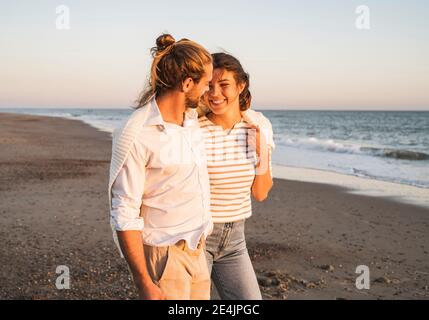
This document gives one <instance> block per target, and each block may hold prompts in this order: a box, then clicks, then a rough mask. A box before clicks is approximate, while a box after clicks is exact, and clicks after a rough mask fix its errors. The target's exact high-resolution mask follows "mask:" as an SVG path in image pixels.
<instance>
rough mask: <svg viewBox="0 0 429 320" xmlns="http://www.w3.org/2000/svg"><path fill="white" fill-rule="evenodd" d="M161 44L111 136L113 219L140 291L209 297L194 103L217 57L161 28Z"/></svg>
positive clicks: (203, 170)
mask: <svg viewBox="0 0 429 320" xmlns="http://www.w3.org/2000/svg"><path fill="white" fill-rule="evenodd" d="M156 44H157V46H156V47H154V48H152V54H153V57H154V59H153V62H152V67H151V76H150V81H149V87H148V89H147V91H146V92H144V94H143V95H142V98H141V100H140V101H139V106H138V108H137V110H136V111H135V112H134V113H133V114H132V115H131V117H130V118H129V119H128V121H127V122H126V124H125V125H124V126H123V127H122V128H121V129H120V130H119V131H118V132H116V133H115V135H114V139H113V140H114V141H113V147H112V162H111V167H110V182H109V197H110V198H111V200H110V213H111V225H112V227H113V228H114V230H115V233H116V234H114V235H117V240H119V241H118V243H119V245H120V249H121V251H122V254H123V255H124V257H125V259H126V260H127V263H128V265H129V268H130V271H131V273H132V275H133V279H134V282H135V284H136V286H137V289H138V292H139V297H140V298H141V299H210V275H209V273H208V268H207V262H206V258H205V253H204V240H205V238H206V237H207V235H208V234H209V233H210V232H211V230H212V227H213V224H212V221H211V216H210V203H209V197H210V190H209V180H208V174H207V167H206V161H205V156H204V144H203V138H202V133H201V131H200V129H199V125H198V119H197V112H196V111H195V108H196V107H197V105H198V102H199V100H200V97H201V96H202V95H203V94H204V92H205V91H207V90H208V85H209V82H210V80H211V78H212V71H213V67H212V60H211V56H210V54H209V53H208V52H207V51H206V50H205V49H204V48H203V47H201V46H200V45H198V44H196V43H195V42H193V41H190V40H187V39H182V40H180V41H178V42H175V40H174V38H173V37H172V36H171V35H168V34H164V35H161V36H160V37H158V39H157V41H156Z"/></svg>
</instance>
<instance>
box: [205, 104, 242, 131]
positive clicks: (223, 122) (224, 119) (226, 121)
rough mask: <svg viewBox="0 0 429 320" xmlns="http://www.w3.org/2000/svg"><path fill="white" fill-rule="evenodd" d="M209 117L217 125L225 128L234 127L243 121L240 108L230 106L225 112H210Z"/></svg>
mask: <svg viewBox="0 0 429 320" xmlns="http://www.w3.org/2000/svg"><path fill="white" fill-rule="evenodd" d="M207 118H209V120H210V121H211V122H213V123H214V124H215V125H218V126H221V127H222V128H223V129H224V130H228V129H232V128H233V127H234V125H235V124H237V123H238V122H240V121H241V112H240V108H239V107H237V108H230V109H228V110H227V111H226V112H225V113H223V114H214V113H213V112H210V113H208V114H207Z"/></svg>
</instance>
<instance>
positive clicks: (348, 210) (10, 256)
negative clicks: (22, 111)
mask: <svg viewBox="0 0 429 320" xmlns="http://www.w3.org/2000/svg"><path fill="white" fill-rule="evenodd" d="M0 148H1V152H0V199H1V201H0V241H1V243H2V246H1V248H0V266H1V267H0V284H1V285H0V299H135V298H136V291H135V289H134V285H133V283H132V281H131V278H130V276H129V275H128V269H127V266H126V263H125V261H124V260H123V259H121V258H120V257H119V255H118V252H117V250H116V248H115V246H114V243H113V240H112V237H111V231H110V226H109V221H108V216H109V215H108V212H109V211H108V199H107V183H108V169H109V161H110V154H111V138H110V134H108V133H105V132H100V131H98V130H96V129H94V128H92V127H90V126H88V125H86V124H84V123H82V122H79V121H75V120H67V119H61V118H51V117H41V116H26V115H15V114H6V113H0ZM253 206H254V207H253V208H254V211H253V217H251V218H250V219H249V220H247V222H246V235H247V241H248V247H249V252H250V255H251V257H252V260H253V263H254V267H255V269H256V270H257V274H258V278H259V282H260V285H261V290H262V292H263V296H264V298H265V299H285V298H287V299H429V288H428V286H429V253H428V251H429V209H427V208H422V207H417V206H413V205H408V204H401V203H398V202H395V201H394V200H392V199H386V198H376V197H368V196H363V195H356V194H349V193H347V190H346V189H344V188H340V187H335V186H331V185H325V184H316V183H308V182H298V181H289V180H280V179H275V183H274V188H273V190H272V192H271V194H270V196H269V199H268V200H266V201H265V202H263V203H256V202H254V203H253ZM59 265H66V266H68V267H69V269H70V289H69V290H58V289H57V288H56V286H55V282H56V278H57V277H58V276H59V274H56V267H57V266H59ZM358 265H367V266H368V267H369V270H370V289H369V290H365V289H363V290H358V289H357V288H356V286H355V279H356V277H357V276H358V274H356V273H355V270H356V267H357V266H358Z"/></svg>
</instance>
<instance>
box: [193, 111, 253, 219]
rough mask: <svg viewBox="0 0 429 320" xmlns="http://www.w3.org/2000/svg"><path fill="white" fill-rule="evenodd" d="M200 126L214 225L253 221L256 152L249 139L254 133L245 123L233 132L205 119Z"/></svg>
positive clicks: (238, 125) (235, 127) (242, 121)
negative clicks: (246, 220) (252, 195)
mask: <svg viewBox="0 0 429 320" xmlns="http://www.w3.org/2000/svg"><path fill="white" fill-rule="evenodd" d="M199 122H200V127H201V130H202V132H203V137H204V143H205V148H206V154H207V167H208V173H209V178H210V194H211V199H210V209H211V213H212V218H213V222H214V223H224V222H234V221H238V220H242V219H245V218H248V217H250V216H251V214H252V203H251V200H250V196H251V187H252V184H253V180H254V179H255V164H256V152H255V150H254V148H252V147H251V146H249V145H248V140H247V139H248V135H249V134H251V133H250V130H253V129H251V128H250V126H249V125H248V124H247V122H245V121H244V120H241V121H240V122H239V123H237V124H235V125H234V127H233V128H232V129H231V130H224V129H223V128H222V126H218V125H215V124H214V123H213V122H211V121H210V120H209V119H208V118H207V117H206V116H203V117H201V118H200V119H199Z"/></svg>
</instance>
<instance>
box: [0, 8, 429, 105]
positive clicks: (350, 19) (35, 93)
mask: <svg viewBox="0 0 429 320" xmlns="http://www.w3.org/2000/svg"><path fill="white" fill-rule="evenodd" d="M61 5H65V6H66V7H67V8H68V9H69V29H61V28H58V23H60V27H61V22H62V21H63V22H64V20H62V18H63V17H64V11H59V12H58V13H57V12H56V9H57V7H58V6H61ZM361 5H364V6H366V8H367V9H368V11H364V12H363V11H358V12H357V11H356V10H357V8H358V7H359V6H361ZM364 13H365V15H364ZM366 13H368V14H369V15H366ZM368 16H369V20H368V19H366V18H367V17H368ZM362 19H364V20H362ZM365 19H366V20H365ZM357 21H358V22H360V23H361V24H360V25H362V21H364V26H366V27H368V26H369V28H363V29H362V28H358V27H357V26H356V22H357ZM368 21H369V25H368V24H365V23H366V22H368ZM165 32H168V33H171V34H172V35H173V36H174V37H175V38H176V40H179V39H180V38H183V37H186V38H188V39H191V40H194V41H196V42H198V43H200V44H202V45H203V46H204V47H206V48H207V49H208V50H209V51H210V52H218V51H226V52H228V53H230V54H233V55H234V56H235V57H237V58H238V59H239V60H240V61H241V63H242V65H243V67H244V68H245V69H246V71H247V72H248V73H249V74H250V81H251V84H250V89H251V92H252V96H253V101H252V105H253V107H254V108H257V109H298V110H301V109H302V110H304V109H340V110H429V59H428V57H429V41H428V40H429V2H428V1H426V0H421V1H417V0H414V1H413V0H411V1H402V0H391V1H387V0H378V1H376V0H361V1H352V0H324V1H320V0H302V1H284V0H283V1H274V0H264V1H254V0H234V1H231V0H229V1H224V0H218V1H201V0H200V1H194V0H190V1H141V0H140V1H131V0H129V1H128V0H123V1H108V0H103V1H101V0H91V1H88V0H87V1H84V0H82V1H79V0H74V1H72V0H68V1H67V0H63V1H51V0H46V1H31V0H27V1H22V0H10V1H5V0H0V108H1V107H3V108H19V107H26V108H28V107H38V108H63V107H73V108H128V107H129V106H132V105H134V102H135V100H136V99H137V97H138V95H139V93H140V92H141V90H142V88H143V86H144V84H145V83H146V80H147V77H148V74H149V68H150V64H151V56H150V54H149V49H150V48H151V47H152V46H154V43H155V39H156V37H157V36H158V35H160V34H161V33H165Z"/></svg>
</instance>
